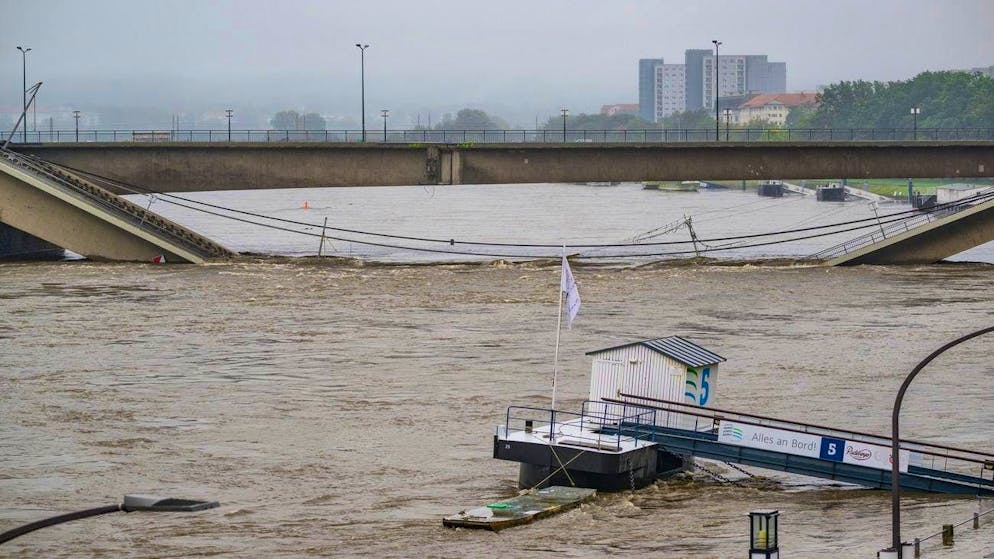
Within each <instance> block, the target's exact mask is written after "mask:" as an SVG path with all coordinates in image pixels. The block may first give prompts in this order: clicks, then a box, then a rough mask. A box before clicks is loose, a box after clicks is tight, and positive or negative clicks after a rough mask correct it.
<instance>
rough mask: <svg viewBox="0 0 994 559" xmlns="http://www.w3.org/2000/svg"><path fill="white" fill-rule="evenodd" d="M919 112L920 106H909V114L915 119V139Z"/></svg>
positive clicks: (920, 110) (916, 137)
mask: <svg viewBox="0 0 994 559" xmlns="http://www.w3.org/2000/svg"><path fill="white" fill-rule="evenodd" d="M921 112H922V108H921V107H911V116H912V117H913V118H914V119H915V140H917V139H918V115H919V114H920V113H921Z"/></svg>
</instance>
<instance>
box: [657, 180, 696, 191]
mask: <svg viewBox="0 0 994 559" xmlns="http://www.w3.org/2000/svg"><path fill="white" fill-rule="evenodd" d="M700 186H701V183H700V182H699V181H680V182H676V181H644V182H643V183H642V189H643V190H664V191H667V192H697V189H698V188H700Z"/></svg>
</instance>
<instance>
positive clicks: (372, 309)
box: [0, 259, 994, 558]
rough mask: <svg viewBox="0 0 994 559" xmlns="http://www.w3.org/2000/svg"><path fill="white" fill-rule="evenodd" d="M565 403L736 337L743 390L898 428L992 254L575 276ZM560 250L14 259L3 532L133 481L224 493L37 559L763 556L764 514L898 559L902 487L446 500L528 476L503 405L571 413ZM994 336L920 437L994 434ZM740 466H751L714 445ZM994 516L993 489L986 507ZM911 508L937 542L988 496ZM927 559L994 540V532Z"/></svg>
mask: <svg viewBox="0 0 994 559" xmlns="http://www.w3.org/2000/svg"><path fill="white" fill-rule="evenodd" d="M574 272H575V275H576V277H577V280H578V281H579V282H580V289H581V294H582V297H583V307H582V310H581V312H580V316H579V318H578V319H577V321H576V324H575V326H574V328H573V330H570V331H564V332H563V336H562V348H561V359H562V360H561V367H562V371H563V374H562V376H561V377H560V390H561V392H560V398H561V400H562V407H563V408H566V409H572V408H578V406H579V403H580V402H581V401H582V400H583V398H584V396H585V394H586V391H587V388H588V384H587V383H588V375H589V368H590V363H589V361H588V358H587V357H585V356H584V352H586V351H589V350H593V349H599V348H602V347H607V346H610V345H613V344H617V343H620V342H626V341H631V340H635V339H642V338H648V337H658V336H665V335H671V334H679V335H683V336H686V337H688V338H690V339H692V340H693V341H695V342H697V343H700V344H701V345H703V346H705V347H707V348H709V349H712V350H713V351H715V352H717V353H719V354H721V355H724V356H725V357H727V358H728V362H727V363H726V364H724V365H722V377H721V381H720V382H721V384H720V386H718V387H717V394H718V398H719V400H718V404H719V405H720V406H721V407H725V408H730V409H737V410H749V411H754V412H757V413H766V414H771V415H774V416H778V417H783V418H787V419H796V420H806V421H811V422H815V423H823V424H829V425H838V426H840V427H848V428H853V429H861V430H867V431H873V432H879V433H884V434H886V433H889V417H890V411H889V410H890V405H891V403H892V399H893V396H894V393H895V392H896V390H897V388H898V386H899V385H900V382H901V380H902V379H903V377H904V375H905V374H907V372H908V371H909V370H910V369H911V368H912V367H913V366H914V365H915V364H916V363H917V362H918V361H919V360H920V359H922V358H923V357H925V356H926V355H927V354H928V353H930V352H931V351H932V350H934V349H935V348H937V347H939V346H940V345H942V344H943V343H945V342H947V341H949V340H951V339H953V338H955V337H957V336H959V335H961V334H964V333H966V332H969V331H971V330H974V329H978V328H981V327H984V326H989V325H991V324H992V322H994V312H992V304H991V303H992V295H991V286H992V284H994V268H992V267H991V266H989V265H967V264H962V265H937V266H925V267H912V268H882V267H862V268H856V269H823V268H815V267H790V266H692V265H669V266H660V267H647V268H640V269H608V268H599V267H590V266H576V267H575V268H574ZM558 282H559V277H558V267H557V266H556V265H549V264H545V265H539V264H516V265H506V264H493V265H446V266H443V265H436V266H370V267H362V266H336V265H329V264H328V263H314V262H307V261H292V260H280V259H274V260H262V261H240V262H234V263H227V264H215V265H207V266H162V267H155V266H134V265H111V264H96V263H87V262H77V263H55V264H8V265H0V503H2V504H0V530H6V529H9V528H12V527H14V526H17V525H19V524H21V523H25V522H29V521H32V520H35V519H38V518H43V517H46V516H50V515H54V514H58V513H61V512H68V511H72V510H79V509H83V508H88V507H93V506H98V505H102V504H110V503H113V502H116V501H118V500H119V499H120V496H121V495H122V494H124V493H135V492H137V493H160V494H172V495H178V496H189V497H199V498H209V499H216V500H219V501H221V503H222V507H221V508H220V509H213V510H209V511H205V512H200V513H194V514H187V515H183V514H174V515H168V514H163V515H150V514H141V513H135V514H127V515H125V514H118V515H109V516H104V517H99V518H92V519H87V520H82V521H79V522H75V523H71V524H66V525H62V526H57V527H52V528H47V529H45V530H42V531H39V532H35V533H33V534H30V535H27V536H24V537H21V538H19V539H18V540H15V541H14V542H11V543H10V544H7V545H5V546H4V549H3V552H4V553H5V554H10V556H12V557H74V558H75V557H122V556H126V557H191V556H215V555H220V556H227V557H328V556H377V557H414V556H417V557H483V556H498V557H548V556H551V555H555V556H557V557H602V556H639V557H668V558H673V557H715V558H726V557H741V556H744V554H745V552H746V549H747V541H746V540H747V534H748V525H747V522H746V514H747V513H748V511H749V510H751V509H757V508H774V509H779V510H780V511H781V532H780V536H781V547H782V554H783V555H784V556H785V557H805V558H822V557H824V558H829V557H832V558H834V557H873V556H875V552H876V551H877V550H879V549H880V548H882V547H885V546H886V545H887V543H888V542H889V541H890V516H889V514H890V496H889V493H887V492H882V491H871V490H863V489H858V488H852V487H839V486H833V485H831V484H826V483H825V482H823V481H819V480H810V479H805V478H799V477H792V476H788V475H784V474H776V473H771V472H762V471H760V470H756V469H750V470H751V471H752V472H753V473H757V474H765V475H767V476H768V479H762V480H755V479H750V480H745V481H744V482H743V486H729V485H722V484H720V483H718V482H716V481H713V480H711V479H709V478H707V477H706V476H704V475H702V474H695V475H694V476H688V477H685V478H681V479H674V480H669V481H664V482H660V483H658V484H656V485H655V486H652V487H650V488H647V489H645V490H641V491H638V492H635V493H634V494H633V493H631V492H626V493H618V494H604V495H601V496H599V497H598V498H597V499H596V500H595V501H594V502H593V503H591V504H589V505H585V506H583V507H582V508H580V509H578V510H574V511H571V512H569V513H566V514H563V515H561V516H558V517H555V518H551V519H547V520H543V521H540V522H538V523H536V524H534V525H531V526H529V527H524V528H516V529H511V530H507V531H505V532H502V533H499V534H493V533H485V532H476V531H466V530H450V529H446V528H443V527H442V524H441V517H442V516H444V515H447V514H451V513H454V512H456V511H459V510H461V509H462V508H465V507H467V506H471V505H480V504H483V503H486V502H489V501H491V500H494V499H497V498H503V497H508V496H512V495H514V494H515V491H516V487H515V481H516V476H517V465H516V464H513V463H508V462H500V461H496V460H494V459H492V458H491V457H490V455H491V437H492V435H493V432H494V429H495V427H496V425H497V424H499V423H501V422H502V421H503V414H504V411H505V409H506V406H508V405H511V404H516V405H547V403H548V398H549V394H550V384H551V373H552V357H553V345H554V341H555V326H556V314H555V313H556V302H557V299H556V296H557V293H556V288H557V285H558ZM992 350H994V336H991V339H985V338H979V339H977V340H974V341H971V342H968V343H967V344H965V345H963V346H961V347H959V348H956V349H954V350H952V351H950V352H948V353H947V354H945V355H944V356H943V357H941V358H940V359H939V360H937V361H936V362H934V363H933V364H932V365H930V367H929V368H927V369H926V370H925V372H923V373H922V375H921V376H920V377H919V380H918V381H916V384H915V385H914V387H913V388H912V390H911V392H910V393H909V396H908V397H907V399H906V400H905V407H904V410H905V411H904V414H903V418H904V431H903V432H904V433H905V434H907V435H908V436H913V437H916V438H920V439H925V440H930V441H934V442H941V443H945V444H952V445H958V446H967V447H974V448H978V449H986V450H990V449H991V448H994V445H992V442H994V432H992V429H991V426H992V422H991V419H992V417H991V415H992V412H991V408H990V394H991V389H992V387H994V379H992V376H991V373H994V360H992V359H991V357H992V355H994V351H992ZM706 464H707V465H708V466H709V467H712V468H717V469H719V470H720V471H723V472H724V473H726V475H728V476H729V477H736V478H741V477H742V476H741V474H739V473H738V472H735V471H733V470H730V469H728V468H727V467H724V465H721V464H714V463H706ZM987 506H989V503H988V504H987ZM976 508H977V501H976V500H975V499H972V498H969V497H966V498H964V497H949V496H941V495H939V496H936V495H926V494H913V495H909V496H907V497H906V498H905V500H904V509H903V510H904V534H905V536H906V538H907V539H911V538H914V537H916V536H917V537H923V536H926V535H929V534H932V533H934V532H936V531H939V530H940V529H941V525H942V524H946V523H957V522H960V521H962V520H966V519H967V518H969V517H970V515H971V513H972V512H973V511H974V510H976ZM926 549H927V551H926V554H925V557H980V556H981V555H982V554H985V553H990V552H991V551H994V523H990V522H989V523H985V524H982V525H981V528H980V529H979V530H976V531H974V530H971V529H970V528H969V525H967V526H964V527H962V528H959V529H958V530H957V544H956V546H955V547H954V548H952V549H949V550H943V549H941V546H939V545H938V542H936V541H935V540H934V539H933V540H930V542H929V545H927V546H926Z"/></svg>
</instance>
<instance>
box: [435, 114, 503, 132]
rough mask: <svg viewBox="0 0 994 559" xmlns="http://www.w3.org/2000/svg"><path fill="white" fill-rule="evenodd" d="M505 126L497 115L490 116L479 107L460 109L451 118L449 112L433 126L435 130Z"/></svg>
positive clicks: (485, 128)
mask: <svg viewBox="0 0 994 559" xmlns="http://www.w3.org/2000/svg"><path fill="white" fill-rule="evenodd" d="M502 128H507V123H506V122H505V121H504V120H503V119H501V118H498V117H492V116H490V115H488V114H487V113H486V112H484V111H481V110H479V109H462V110H460V111H459V112H458V113H456V117H455V118H452V115H451V114H450V113H446V114H445V115H444V116H443V117H442V122H440V123H438V124H437V125H436V126H435V129H436V130H499V129H502Z"/></svg>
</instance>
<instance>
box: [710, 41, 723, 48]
mask: <svg viewBox="0 0 994 559" xmlns="http://www.w3.org/2000/svg"><path fill="white" fill-rule="evenodd" d="M711 42H712V43H714V46H716V47H717V46H720V45H721V41H719V40H718V39H713V40H712V41H711Z"/></svg>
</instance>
